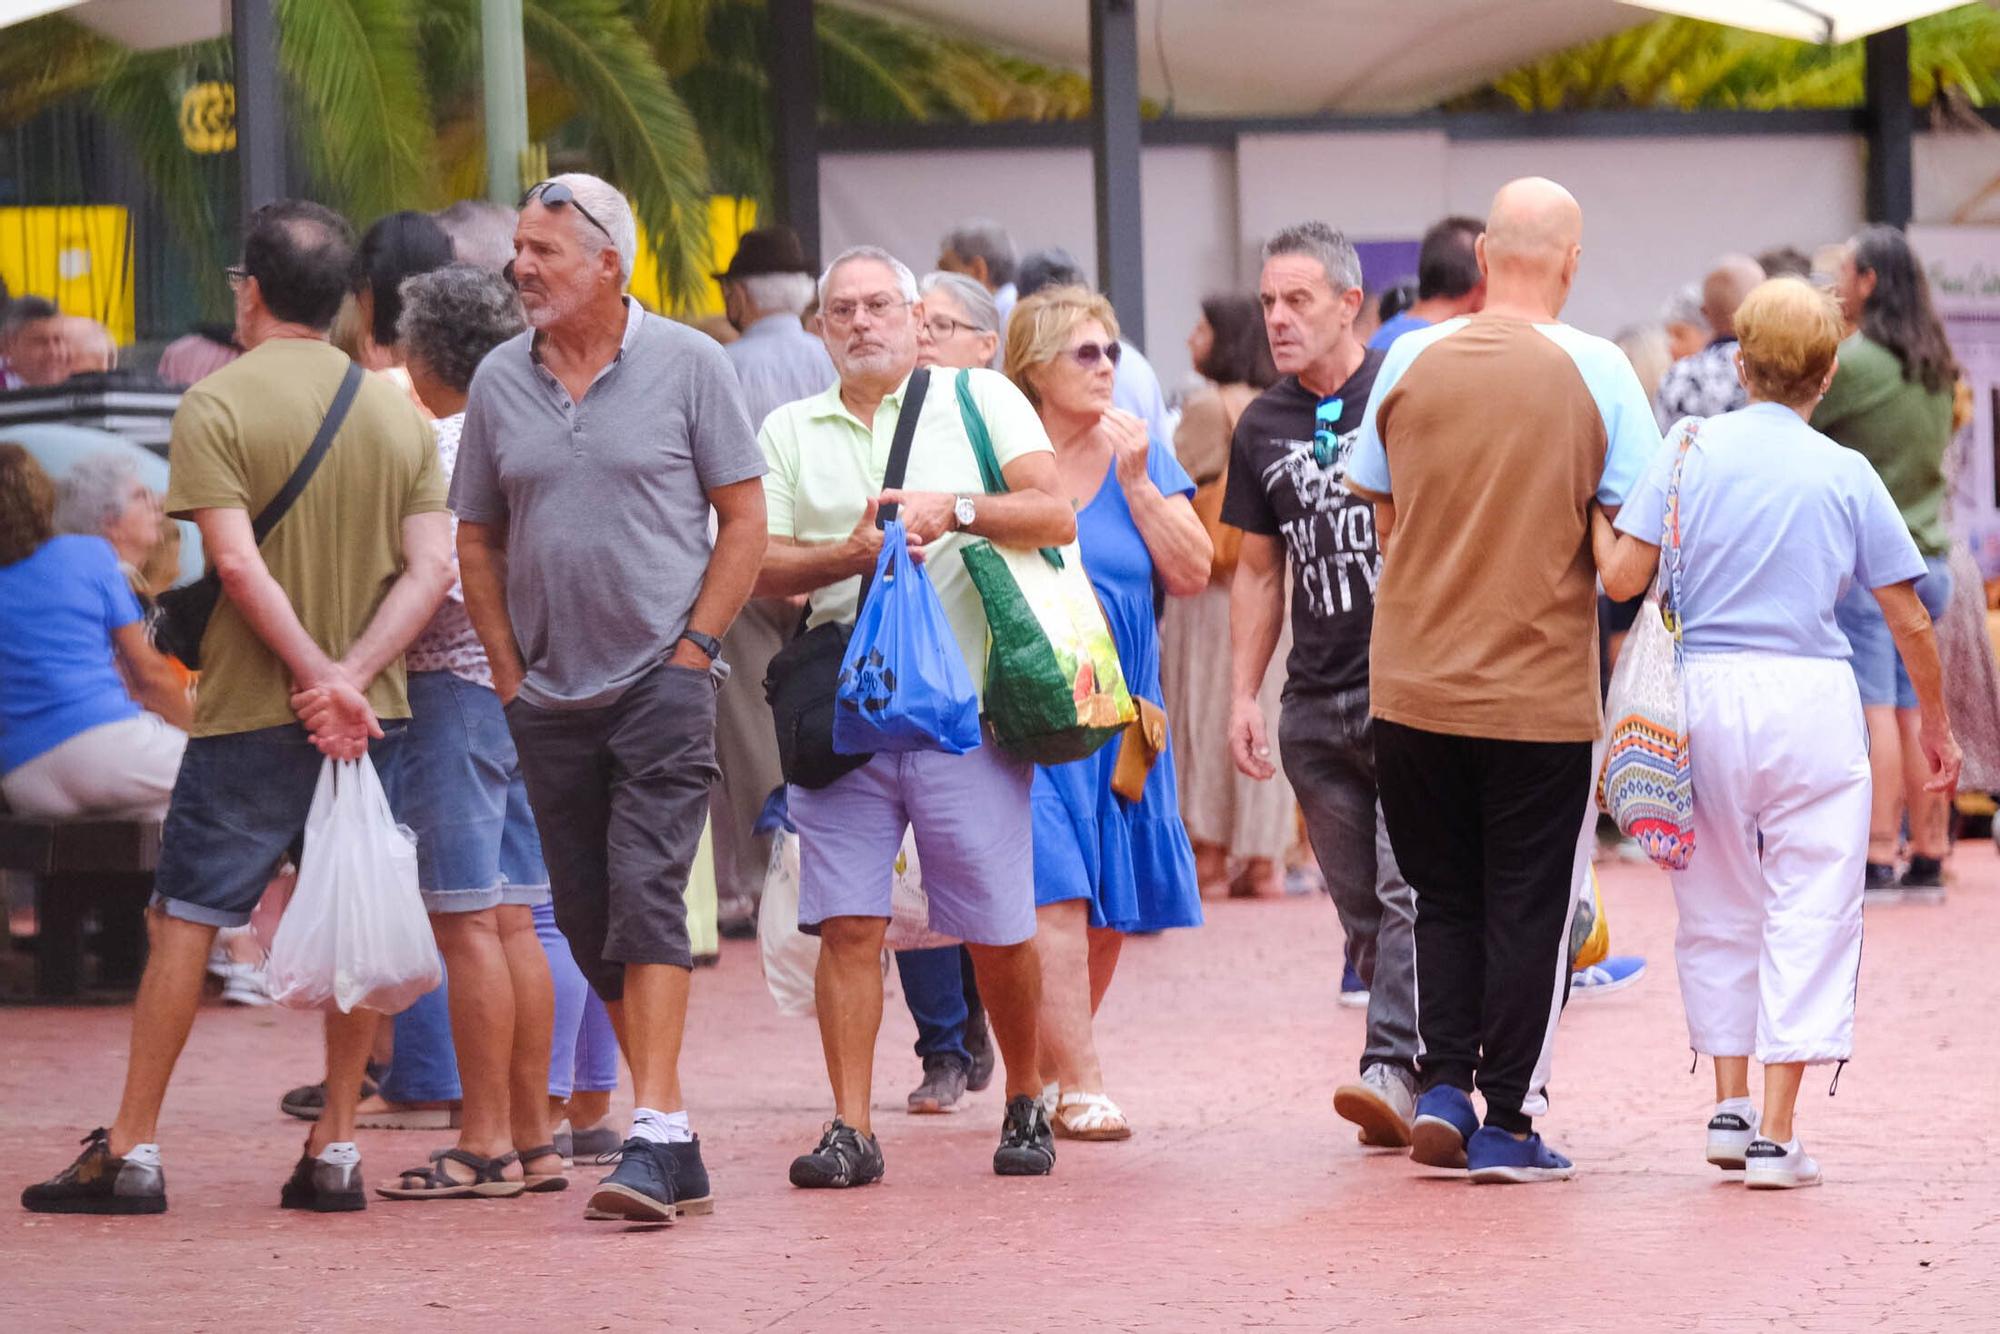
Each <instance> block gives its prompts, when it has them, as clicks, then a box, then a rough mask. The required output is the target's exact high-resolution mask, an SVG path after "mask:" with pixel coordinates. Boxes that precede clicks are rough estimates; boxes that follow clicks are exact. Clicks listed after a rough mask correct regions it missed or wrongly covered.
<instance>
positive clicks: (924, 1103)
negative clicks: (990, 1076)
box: [910, 1054, 966, 1116]
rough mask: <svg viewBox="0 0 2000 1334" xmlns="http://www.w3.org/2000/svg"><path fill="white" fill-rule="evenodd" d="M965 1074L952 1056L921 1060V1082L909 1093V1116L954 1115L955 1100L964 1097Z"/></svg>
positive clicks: (928, 1057)
mask: <svg viewBox="0 0 2000 1334" xmlns="http://www.w3.org/2000/svg"><path fill="white" fill-rule="evenodd" d="M965 1074H966V1072H965V1067H964V1066H963V1065H962V1064H960V1063H959V1061H958V1058H957V1057H955V1056H948V1055H943V1054H940V1055H936V1056H926V1057H924V1082H923V1083H921V1084H919V1085H917V1086H916V1088H914V1089H912V1090H911V1091H910V1115H912V1116H932V1115H936V1114H937V1113H940V1112H955V1111H957V1110H958V1100H959V1099H960V1098H962V1097H964V1096H965Z"/></svg>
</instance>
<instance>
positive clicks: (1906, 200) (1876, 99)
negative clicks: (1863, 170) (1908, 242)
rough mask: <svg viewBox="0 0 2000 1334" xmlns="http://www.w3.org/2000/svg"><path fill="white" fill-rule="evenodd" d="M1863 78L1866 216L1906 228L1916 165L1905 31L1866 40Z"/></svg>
mask: <svg viewBox="0 0 2000 1334" xmlns="http://www.w3.org/2000/svg"><path fill="white" fill-rule="evenodd" d="M1865 50H1866V52H1867V66H1866V72H1865V75H1864V82H1865V85H1866V90H1867V99H1868V102H1867V105H1868V220H1869V221H1870V222H1886V223H1888V224H1889V225H1890V226H1892V227H1907V226H1909V224H1910V218H1911V216H1912V215H1913V214H1914V213H1915V212H1916V169H1915V166H1914V163H1913V160H1912V157H1911V147H1910V140H1911V136H1912V135H1913V134H1914V133H1915V132H1916V125H1917V112H1916V108H1915V107H1914V106H1912V105H1911V104H1910V30H1909V29H1908V28H1890V29H1888V30H1887V31H1884V32H1878V33H1871V34H1870V35H1869V37H1868V39H1867V42H1866V45H1865Z"/></svg>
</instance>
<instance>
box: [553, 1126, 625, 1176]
mask: <svg viewBox="0 0 2000 1334" xmlns="http://www.w3.org/2000/svg"><path fill="white" fill-rule="evenodd" d="M550 1138H551V1139H552V1140H554V1142H555V1146H556V1152H557V1153H559V1154H561V1155H562V1156H563V1166H565V1167H575V1166H576V1165H577V1163H578V1161H583V1162H594V1163H599V1164H604V1163H615V1162H617V1161H618V1154H619V1151H620V1150H621V1149H623V1148H624V1146H625V1141H624V1139H623V1138H621V1137H620V1136H619V1134H618V1129H617V1127H616V1126H613V1125H612V1124H611V1121H610V1119H609V1118H608V1117H607V1118H606V1119H605V1120H602V1121H600V1122H598V1123H597V1124H596V1125H594V1126H586V1127H585V1128H584V1129H582V1130H574V1129H571V1127H570V1123H569V1122H568V1121H567V1120H564V1121H562V1122H561V1123H559V1124H558V1125H557V1126H556V1130H555V1134H554V1135H552V1136H551V1137H550Z"/></svg>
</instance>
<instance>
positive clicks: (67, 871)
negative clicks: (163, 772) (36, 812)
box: [0, 813, 160, 1000]
mask: <svg viewBox="0 0 2000 1334" xmlns="http://www.w3.org/2000/svg"><path fill="white" fill-rule="evenodd" d="M159 861H160V826H159V825H158V824H157V823H155V822H153V821H150V820H77V821H51V820H32V819H27V818H24V817H21V816H17V815H12V814H6V813H0V870H4V871H19V872H22V873H24V874H28V875H33V876H36V877H38V878H39V879H40V882H41V888H40V892H39V893H38V895H37V896H36V902H35V985H34V993H33V994H34V998H35V999H37V1000H63V999H72V998H74V997H76V996H78V995H80V994H81V993H82V991H83V984H84V952H85V951H84V931H83V924H84V920H85V918H87V917H88V916H89V915H90V912H91V910H92V909H97V910H99V912H100V913H101V915H102V924H103V926H102V930H101V931H100V932H99V934H98V936H97V937H96V953H97V956H98V965H99V967H98V978H97V980H98V982H99V984H100V985H104V986H113V987H115V986H120V985H122V986H124V987H126V988H128V989H129V988H130V987H131V986H132V985H135V984H136V983H137V980H138V976H139V970H140V968H141V967H142V966H143V965H144V962H145V942H146V925H145V910H146V901H147V899H149V898H150V897H151V896H152V892H153V870H154V868H155V867H157V866H158V865H159Z"/></svg>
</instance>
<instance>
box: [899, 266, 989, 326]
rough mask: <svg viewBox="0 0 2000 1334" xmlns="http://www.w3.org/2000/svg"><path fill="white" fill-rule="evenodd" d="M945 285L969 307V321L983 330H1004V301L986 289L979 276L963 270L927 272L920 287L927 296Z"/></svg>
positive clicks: (967, 311) (953, 297)
mask: <svg viewBox="0 0 2000 1334" xmlns="http://www.w3.org/2000/svg"><path fill="white" fill-rule="evenodd" d="M940 288H942V289H943V290H944V291H946V292H948V293H950V295H951V297H952V299H953V300H954V301H956V302H958V304H959V305H961V306H963V307H964V308H965V314H966V322H967V323H968V324H970V325H971V326H972V327H973V328H975V329H977V330H979V332H981V333H990V334H997V333H999V332H1000V305H999V303H998V302H996V301H995V300H994V299H993V293H991V292H989V291H987V290H986V288H985V287H984V286H982V285H981V284H980V282H979V280H978V279H977V278H968V277H966V276H965V275H964V274H962V273H946V272H944V271H942V270H939V271H938V272H936V273H926V274H925V275H924V277H923V281H921V282H919V283H918V284H917V290H918V291H919V292H922V293H923V294H924V295H925V296H929V295H930V294H931V293H932V292H935V291H938V290H939V289H940Z"/></svg>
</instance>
